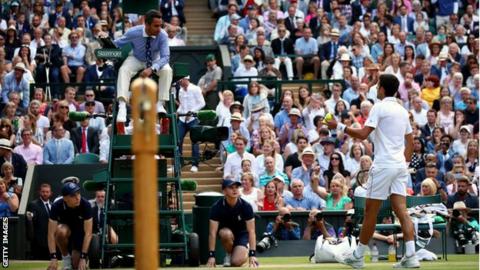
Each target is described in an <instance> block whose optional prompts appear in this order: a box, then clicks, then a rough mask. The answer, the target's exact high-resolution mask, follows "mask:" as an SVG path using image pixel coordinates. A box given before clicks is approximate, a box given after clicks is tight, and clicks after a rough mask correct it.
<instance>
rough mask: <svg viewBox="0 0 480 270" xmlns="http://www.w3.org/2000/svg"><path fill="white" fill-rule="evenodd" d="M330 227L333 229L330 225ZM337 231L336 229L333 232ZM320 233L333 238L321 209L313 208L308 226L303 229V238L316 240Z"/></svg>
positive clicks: (327, 237)
mask: <svg viewBox="0 0 480 270" xmlns="http://www.w3.org/2000/svg"><path fill="white" fill-rule="evenodd" d="M329 229H331V230H332V229H333V228H332V227H331V226H329ZM332 233H333V234H334V233H335V232H334V231H333V232H332ZM320 235H323V238H324V239H329V238H332V236H331V235H332V234H330V233H329V232H328V230H327V226H326V222H325V221H324V219H323V214H322V212H321V211H320V210H317V209H313V210H312V211H310V213H309V214H308V221H307V227H306V228H305V230H304V231H303V240H316V239H317V238H318V237H319V236H320Z"/></svg>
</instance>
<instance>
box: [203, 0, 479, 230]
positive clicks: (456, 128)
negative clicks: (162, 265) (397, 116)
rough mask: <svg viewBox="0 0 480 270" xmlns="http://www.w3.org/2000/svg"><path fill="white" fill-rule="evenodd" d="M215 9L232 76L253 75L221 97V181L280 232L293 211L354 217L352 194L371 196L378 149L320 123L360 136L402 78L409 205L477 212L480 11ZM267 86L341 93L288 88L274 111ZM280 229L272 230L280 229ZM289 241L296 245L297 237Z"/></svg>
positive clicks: (360, 2)
mask: <svg viewBox="0 0 480 270" xmlns="http://www.w3.org/2000/svg"><path fill="white" fill-rule="evenodd" d="M213 2H215V3H213ZM210 5H211V6H212V10H213V11H214V14H215V15H216V16H217V18H218V20H217V24H216V27H215V32H214V36H213V38H214V40H215V42H217V44H219V45H226V46H227V47H228V50H229V52H230V56H231V63H232V66H231V67H232V74H233V77H234V78H235V77H245V76H249V77H253V80H252V81H251V83H250V84H249V85H247V83H245V84H237V86H236V87H235V89H231V90H227V91H224V92H223V93H221V94H220V102H219V104H218V106H217V107H216V109H217V114H218V115H219V118H220V119H221V120H222V121H221V123H219V126H227V127H229V139H228V140H227V141H225V142H223V145H224V149H226V150H225V153H226V154H227V156H226V159H225V160H224V162H225V165H224V171H223V172H224V174H223V177H224V179H237V180H241V182H242V185H243V190H242V191H241V194H242V197H243V198H245V199H246V200H247V201H248V202H250V203H251V204H252V206H253V207H254V209H258V210H259V211H261V210H280V214H279V217H278V218H277V219H276V220H275V222H277V223H281V222H282V216H284V215H285V214H287V215H289V213H290V212H289V211H295V210H307V211H308V210H320V209H326V210H335V209H344V210H348V209H350V208H352V207H353V203H354V202H353V201H352V200H353V199H354V196H365V195H366V189H365V185H366V181H367V180H368V170H369V169H370V167H371V164H372V159H374V158H375V157H374V156H373V148H374V147H375V146H374V145H372V143H371V142H370V141H369V140H368V139H366V140H359V139H354V138H351V137H349V136H348V135H346V134H343V133H341V132H338V131H333V130H329V129H328V128H327V127H326V125H325V124H324V122H323V119H324V117H325V115H326V114H327V113H332V114H333V115H334V117H335V119H336V120H337V121H339V122H342V123H344V124H345V125H347V126H353V127H363V125H364V123H365V121H366V119H367V118H368V116H369V111H370V110H371V108H372V106H373V105H374V104H375V103H376V102H379V100H378V98H377V88H376V87H377V83H378V78H379V75H380V74H382V73H387V74H394V75H395V76H396V77H397V78H398V80H399V81H400V87H399V91H398V95H397V99H398V102H399V103H400V104H402V105H403V106H404V107H405V109H406V110H407V111H408V112H409V114H410V124H411V126H412V129H413V133H414V137H415V141H414V154H413V158H412V161H411V162H410V163H409V164H408V168H409V173H410V180H409V182H408V184H407V189H408V194H409V196H426V195H435V194H439V195H440V196H441V198H442V200H443V202H444V203H445V204H446V206H447V207H448V208H453V207H454V204H455V202H458V201H463V202H464V203H465V207H466V208H478V181H479V172H480V169H479V166H478V165H479V164H478V162H479V159H478V149H479V148H478V129H479V128H478V117H479V110H478V108H479V103H478V99H479V84H480V75H479V56H480V55H479V45H480V43H479V17H478V16H477V14H478V10H479V8H478V1H446V0H437V1H427V0H413V1H410V0H403V1H370V0H357V1H351V2H350V1H348V2H347V1H342V0H332V1H322V0H319V1H315V0H312V1H307V0H268V1H253V0H252V1H250V0H248V1H240V0H238V1H210ZM209 61H215V59H207V62H209ZM266 76H273V77H276V78H277V79H282V80H295V79H327V80H328V79H332V80H336V79H341V80H343V83H328V84H325V87H324V88H322V90H321V91H320V92H318V91H314V90H313V89H311V88H309V87H307V86H303V85H302V86H300V87H298V88H292V87H285V86H283V91H282V93H281V101H280V103H281V104H271V103H270V104H269V102H268V97H269V96H270V95H271V94H272V91H271V89H269V86H268V83H267V82H266V81H265V80H264V81H262V79H264V77H266ZM242 79H243V80H245V78H239V79H237V80H242ZM297 85H298V84H297ZM233 97H235V98H236V99H238V100H239V101H240V103H238V102H234V99H233ZM242 100H243V103H241V101H242ZM275 105H279V106H275ZM207 106H208V103H207ZM210 108H215V107H210ZM227 108H230V110H228V109H227ZM392 124H394V123H392ZM234 149H236V150H237V151H234ZM248 149H250V150H248ZM252 154H253V157H252ZM253 158H255V160H254V161H252V159H253ZM244 165H247V166H244ZM235 173H241V176H240V177H235ZM279 186H280V188H279ZM312 186H313V187H314V188H313V189H312ZM273 187H276V191H274V190H273ZM318 187H320V188H318ZM352 202H353V203H352ZM283 207H285V208H283ZM462 209H463V208H462ZM275 222H274V223H275ZM274 223H272V224H270V225H269V226H268V228H267V231H269V232H272V230H274V229H275V228H277V227H278V224H274ZM289 226H290V225H289ZM292 228H293V227H292ZM476 230H478V226H477V227H476ZM290 233H291V234H290V236H291V237H293V238H294V239H297V238H299V236H298V235H297V229H296V228H293V229H292V231H291V232H290ZM283 235H284V236H285V237H286V238H289V237H290V236H289V234H287V233H284V234H283Z"/></svg>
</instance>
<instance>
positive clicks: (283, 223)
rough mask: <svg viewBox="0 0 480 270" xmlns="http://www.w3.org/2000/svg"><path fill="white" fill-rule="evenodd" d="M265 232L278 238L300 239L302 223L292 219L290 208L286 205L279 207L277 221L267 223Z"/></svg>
mask: <svg viewBox="0 0 480 270" xmlns="http://www.w3.org/2000/svg"><path fill="white" fill-rule="evenodd" d="M265 232H267V233H269V234H271V235H273V236H274V237H275V238H276V239H278V240H300V225H299V224H298V223H296V222H294V221H292V215H291V214H290V210H289V209H288V208H286V207H282V208H280V209H279V211H278V216H276V217H275V221H273V222H269V223H268V224H267V229H266V231H265Z"/></svg>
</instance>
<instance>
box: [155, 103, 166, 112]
mask: <svg viewBox="0 0 480 270" xmlns="http://www.w3.org/2000/svg"><path fill="white" fill-rule="evenodd" d="M163 103H164V101H158V102H157V113H167V111H166V110H165V108H164V107H163Z"/></svg>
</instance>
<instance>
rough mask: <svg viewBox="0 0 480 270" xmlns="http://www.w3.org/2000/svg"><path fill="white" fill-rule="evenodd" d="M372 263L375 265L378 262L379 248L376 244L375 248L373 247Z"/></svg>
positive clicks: (374, 244)
mask: <svg viewBox="0 0 480 270" xmlns="http://www.w3.org/2000/svg"><path fill="white" fill-rule="evenodd" d="M372 262H373V263H376V262H378V248H377V244H376V243H373V247H372Z"/></svg>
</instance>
